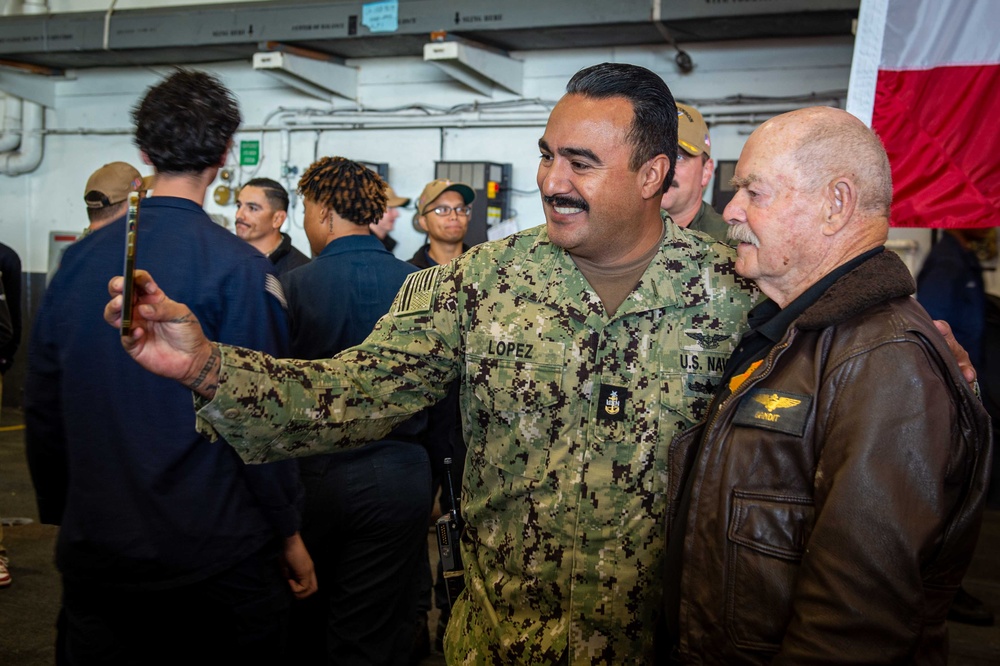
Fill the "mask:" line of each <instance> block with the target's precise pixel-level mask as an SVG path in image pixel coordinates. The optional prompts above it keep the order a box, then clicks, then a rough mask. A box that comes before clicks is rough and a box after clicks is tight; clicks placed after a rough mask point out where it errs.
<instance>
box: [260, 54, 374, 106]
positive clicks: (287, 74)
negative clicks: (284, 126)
mask: <svg viewBox="0 0 1000 666" xmlns="http://www.w3.org/2000/svg"><path fill="white" fill-rule="evenodd" d="M261 48H262V49H266V50H264V51H258V52H257V53H254V54H253V68H254V69H255V70H257V71H260V72H263V73H265V74H267V75H269V76H272V77H274V78H276V79H278V80H279V81H281V82H282V83H284V84H286V85H288V86H291V87H292V88H296V89H298V90H301V91H302V92H304V93H306V94H307V95H312V96H313V97H317V98H319V99H321V100H323V101H325V102H332V101H333V98H332V96H331V95H337V96H338V97H344V98H346V99H349V100H352V101H356V100H357V98H358V70H357V68H355V67H348V66H347V65H345V64H344V61H343V60H342V59H340V58H337V57H335V56H331V55H327V54H325V53H320V52H318V51H311V50H309V49H303V48H299V47H295V46H289V45H287V44H278V43H276V42H267V43H264V44H261Z"/></svg>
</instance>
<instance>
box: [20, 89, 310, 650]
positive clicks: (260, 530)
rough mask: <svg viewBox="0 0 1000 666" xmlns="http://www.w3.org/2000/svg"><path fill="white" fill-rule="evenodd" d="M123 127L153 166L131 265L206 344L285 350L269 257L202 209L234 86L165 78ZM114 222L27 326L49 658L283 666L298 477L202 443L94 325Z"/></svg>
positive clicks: (70, 262) (169, 400)
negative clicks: (176, 300) (149, 273)
mask: <svg viewBox="0 0 1000 666" xmlns="http://www.w3.org/2000/svg"><path fill="white" fill-rule="evenodd" d="M132 117H133V120H134V121H135V126H136V127H135V142H136V145H137V146H138V148H139V150H140V152H141V154H142V156H143V160H144V161H146V162H148V163H151V164H152V166H153V168H154V169H155V172H156V190H155V192H154V195H153V196H152V197H148V198H146V199H143V200H142V201H141V202H140V206H139V217H140V222H139V234H138V240H137V245H138V247H137V253H136V254H137V260H136V261H137V265H138V266H141V267H146V268H149V269H151V270H155V271H156V272H157V274H159V275H162V276H163V278H164V280H165V281H166V282H167V283H169V284H171V285H172V287H173V288H174V289H176V290H177V291H178V292H179V293H184V294H186V298H187V299H189V301H190V302H191V303H192V304H193V306H194V309H195V311H197V313H198V317H199V318H200V320H201V321H202V322H204V323H205V325H206V327H208V328H209V329H210V330H212V331H213V332H214V335H218V336H219V337H221V338H223V339H227V340H229V341H230V342H232V343H233V344H238V345H241V346H245V347H248V348H252V349H260V350H269V351H270V352H271V353H274V354H278V355H281V356H284V355H287V353H288V322H287V318H286V315H285V310H284V307H283V305H282V302H283V294H282V293H281V286H280V284H279V282H278V278H277V277H276V276H275V275H274V273H273V269H272V267H271V264H270V262H268V261H267V259H266V258H265V257H264V256H263V255H262V254H260V253H259V252H258V251H257V250H255V249H254V248H252V247H250V246H249V245H247V244H246V243H244V242H243V241H241V240H239V239H238V238H236V237H235V236H233V235H232V234H231V233H230V232H228V231H226V230H225V229H223V228H222V227H220V226H218V225H217V224H215V223H214V222H213V221H212V220H211V219H210V218H209V217H208V215H207V214H206V213H205V211H204V209H203V208H202V206H203V203H204V198H205V191H206V188H207V187H208V186H209V185H210V184H211V183H212V181H213V180H214V179H215V176H216V174H217V172H218V169H219V166H220V165H221V164H222V163H223V161H224V159H225V156H226V152H227V150H228V147H229V145H230V141H231V140H232V137H233V135H234V133H235V132H236V130H237V127H238V126H239V124H240V113H239V108H238V106H237V104H236V100H235V98H234V97H233V95H232V93H230V91H229V90H228V89H226V88H225V87H224V86H223V85H222V84H221V83H220V82H219V81H218V79H216V78H215V77H213V76H211V75H209V74H205V73H202V72H195V71H190V70H176V71H175V72H173V73H172V74H170V75H169V76H167V77H166V78H165V79H164V80H162V81H160V82H159V83H158V84H156V85H155V86H153V87H151V88H150V89H148V90H147V91H146V93H145V95H144V96H143V97H142V99H141V100H140V101H139V102H138V104H137V105H136V106H135V107H134V108H133V111H132ZM125 224H126V222H125V219H124V218H119V219H118V220H116V221H114V222H111V223H110V224H109V225H108V226H107V227H105V228H103V229H101V230H100V231H98V232H95V233H92V234H89V235H87V236H86V237H85V238H83V239H81V240H79V241H77V242H76V243H73V244H72V245H71V246H70V247H69V248H68V249H67V250H66V254H65V256H64V258H63V262H62V265H61V267H60V269H59V271H58V272H57V273H56V274H55V276H54V277H53V280H52V284H51V285H50V287H49V288H48V289H47V290H46V292H45V296H44V299H43V301H42V304H41V306H40V308H39V310H38V314H37V317H36V319H35V323H34V326H33V328H32V337H31V344H30V348H29V357H28V362H29V367H28V376H27V383H26V387H25V426H26V432H25V444H26V452H27V457H28V464H29V469H30V472H31V478H32V482H33V483H34V487H35V494H36V499H37V503H38V511H39V515H40V518H41V521H42V522H43V523H48V524H54V525H59V526H60V527H59V534H58V537H57V540H56V554H55V555H56V565H57V567H58V569H59V572H60V574H61V576H62V587H63V599H62V607H61V611H60V622H59V628H58V633H57V641H58V642H57V655H58V659H57V661H60V663H62V660H65V662H66V663H74V664H75V663H90V664H98V663H99V664H110V665H117V664H134V663H142V664H154V665H159V664H163V665H166V664H180V663H190V662H191V661H192V660H196V661H201V662H203V663H229V662H233V663H240V664H260V665H261V666H263V665H264V664H268V665H271V664H276V663H281V658H282V655H283V652H284V648H285V639H286V636H287V630H288V626H287V622H288V613H289V610H290V607H291V602H292V596H293V594H296V595H300V596H304V595H308V594H310V593H311V592H312V591H314V590H315V584H316V583H315V575H314V573H313V570H312V562H311V560H310V558H309V554H308V552H306V550H305V547H304V546H303V544H302V539H301V537H300V536H299V531H298V530H299V520H300V514H299V508H300V507H299V503H300V501H301V488H300V486H299V478H298V466H297V464H296V463H295V461H286V462H284V463H281V464H279V465H277V466H271V465H268V466H266V467H264V466H247V465H244V464H243V463H242V462H241V461H240V460H239V458H238V456H236V455H234V454H233V452H232V451H229V450H227V449H228V447H224V446H223V447H220V446H218V445H213V444H210V443H209V442H208V441H207V440H205V439H204V438H203V437H202V436H201V435H200V434H199V433H198V432H197V430H196V429H195V425H196V424H195V422H194V421H192V420H191V418H190V413H189V409H190V400H191V398H190V393H189V392H188V391H186V390H184V389H183V388H180V390H178V388H179V387H177V386H176V384H175V383H173V382H169V381H159V380H157V379H156V378H155V377H153V376H152V375H150V374H149V373H145V372H136V371H135V369H134V367H133V366H134V364H132V363H127V364H126V363H123V362H122V361H123V360H127V359H125V358H124V357H123V355H122V351H121V343H120V342H119V338H120V335H121V333H120V332H119V331H114V330H110V329H107V327H103V326H102V327H100V329H98V328H95V327H94V323H95V321H97V322H98V323H100V320H99V319H96V320H95V318H94V316H92V315H93V309H94V307H95V299H100V300H103V299H102V297H101V291H102V290H103V289H104V288H105V287H104V285H106V284H107V281H108V279H109V278H110V276H111V275H113V274H114V273H116V272H118V271H119V270H120V267H121V265H122V258H123V257H124V248H125ZM101 329H103V330H101ZM137 415H141V423H138V424H135V423H132V419H133V418H135V417H136V416H137Z"/></svg>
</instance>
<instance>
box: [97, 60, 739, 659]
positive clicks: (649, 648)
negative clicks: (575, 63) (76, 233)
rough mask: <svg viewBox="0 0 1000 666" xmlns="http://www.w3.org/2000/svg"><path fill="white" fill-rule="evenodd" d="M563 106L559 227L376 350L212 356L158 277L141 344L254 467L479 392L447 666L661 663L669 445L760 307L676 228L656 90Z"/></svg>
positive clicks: (545, 154) (556, 182)
mask: <svg viewBox="0 0 1000 666" xmlns="http://www.w3.org/2000/svg"><path fill="white" fill-rule="evenodd" d="M567 90H568V93H567V95H566V96H565V97H563V99H562V100H561V101H560V102H559V104H558V105H557V106H556V108H555V109H554V110H553V112H552V115H551V117H550V120H549V124H548V126H547V127H546V131H545V135H544V136H543V137H542V139H541V140H540V141H539V147H540V149H541V153H542V157H541V163H540V166H539V175H538V181H539V188H540V190H541V192H542V197H543V203H544V207H545V212H546V220H547V224H546V225H545V226H543V227H538V228H535V229H529V230H527V231H524V232H521V233H518V234H515V235H513V236H510V237H508V238H506V239H503V240H500V241H495V242H491V243H485V244H482V245H480V246H477V247H476V248H473V249H472V250H470V251H469V252H466V253H465V254H463V255H462V256H461V257H459V258H458V259H456V260H454V261H452V262H451V263H449V264H446V265H443V266H437V267H434V268H430V269H427V270H424V271H421V272H419V273H415V274H413V275H411V276H409V278H408V279H407V282H406V283H405V284H404V285H403V287H402V289H401V290H400V292H399V294H398V295H397V297H396V300H395V302H394V304H393V307H392V311H391V312H390V313H389V314H388V315H386V317H384V318H383V319H382V320H381V321H380V322H379V323H378V325H377V326H376V328H375V330H374V332H373V333H372V334H371V336H369V338H368V339H367V340H366V341H365V342H363V343H362V344H361V345H359V346H357V347H354V348H352V349H350V350H347V351H345V352H343V353H341V354H339V355H338V356H336V357H335V358H333V359H330V360H328V361H309V362H306V361H288V360H276V359H273V358H270V357H267V356H265V355H263V354H258V353H254V352H251V351H248V350H244V349H239V348H234V347H229V346H225V345H216V344H214V343H209V342H208V341H207V340H205V339H204V338H203V336H201V334H200V329H199V327H198V326H197V322H196V320H194V319H193V317H191V316H190V315H189V313H188V312H187V311H186V308H185V306H183V305H181V304H178V303H174V302H173V301H170V300H169V299H168V298H166V296H165V295H164V294H163V293H162V292H160V291H159V290H158V289H156V288H155V285H154V284H153V283H152V281H151V280H149V278H148V277H147V276H144V275H142V274H141V273H140V275H139V279H140V284H144V285H146V288H145V290H144V293H145V294H146V295H145V296H143V299H142V302H144V303H148V304H150V305H151V306H155V307H146V306H144V307H140V308H139V309H138V315H139V317H140V318H144V319H146V320H147V321H148V324H149V325H146V324H145V323H144V322H142V321H140V325H139V327H140V328H141V329H142V331H141V333H140V335H139V336H134V337H132V338H128V339H125V341H124V342H125V346H126V348H127V349H128V350H129V352H130V353H131V354H132V355H133V357H135V358H136V359H137V360H138V361H139V362H140V363H142V364H143V365H144V366H146V367H147V368H149V369H151V370H153V371H154V372H158V373H160V374H164V375H167V376H172V377H174V378H176V379H178V380H180V381H182V382H184V383H185V384H186V385H188V386H190V387H192V388H193V389H194V390H195V391H196V392H197V393H198V394H199V395H200V397H199V398H198V400H197V401H196V408H198V423H199V427H200V428H201V429H202V431H203V432H204V433H206V434H208V435H210V436H221V437H224V438H225V440H226V441H227V442H228V443H229V444H230V445H232V446H234V448H236V449H237V451H238V452H239V454H240V456H241V457H243V459H244V460H246V461H248V462H266V461H272V460H280V459H283V458H287V457H294V456H306V455H312V454H316V453H327V452H330V451H332V450H335V449H336V448H338V447H345V446H354V445H359V444H361V443H363V442H366V441H369V440H372V439H377V438H379V437H381V436H383V435H384V434H385V433H386V432H388V431H389V430H390V429H391V428H392V426H393V425H394V424H396V423H398V422H400V421H401V420H403V419H405V418H406V417H408V416H410V415H411V414H414V413H416V412H418V411H420V410H421V409H423V408H424V407H426V406H427V405H428V404H431V403H433V402H434V401H436V400H439V399H441V398H442V397H443V396H444V395H445V393H446V391H447V387H448V385H449V383H450V382H451V381H452V380H453V379H456V378H458V379H460V381H461V407H462V417H463V428H464V435H465V439H466V442H468V445H469V447H468V450H469V452H468V458H467V460H466V464H465V477H464V481H463V489H462V494H463V510H464V513H465V520H466V531H465V533H464V535H463V542H462V547H463V559H464V562H465V566H466V588H465V591H464V592H463V594H462V596H461V597H460V598H459V600H458V601H457V603H456V606H455V608H454V609H453V612H452V616H451V622H450V624H449V627H448V632H447V634H446V637H445V653H446V656H447V661H448V663H450V664H462V663H465V664H515V663H517V664H588V665H589V664H592V663H613V664H624V663H630V664H631V663H648V662H650V661H651V660H652V658H653V633H654V631H653V629H654V625H655V623H656V620H657V616H658V613H659V606H660V602H661V595H662V586H661V583H660V572H661V570H662V559H663V553H664V541H665V535H664V518H665V515H666V512H667V498H668V496H669V494H670V493H673V492H675V491H676V487H677V484H678V482H679V480H680V474H681V472H682V470H671V469H667V466H666V460H667V448H668V445H669V443H670V441H671V438H672V437H673V436H674V435H675V434H677V433H678V432H680V431H682V430H684V429H686V428H688V427H689V426H691V425H693V424H694V423H696V422H697V421H698V420H699V419H700V418H701V417H702V415H703V413H704V410H705V409H706V407H707V405H708V402H709V400H710V399H711V397H712V394H713V392H714V391H715V389H716V386H717V380H718V377H719V376H720V375H721V373H722V370H723V365H724V363H725V360H726V359H727V357H728V356H729V354H730V352H731V351H732V348H733V345H734V343H735V342H736V341H737V340H738V339H739V337H740V334H741V333H742V331H743V330H744V329H745V327H746V323H745V312H746V311H747V310H748V309H749V307H750V305H751V304H752V301H753V299H754V295H755V292H754V291H752V290H751V289H750V287H749V286H748V283H746V282H743V281H742V279H741V278H738V277H737V276H736V274H735V272H734V270H733V266H732V261H731V259H732V251H731V250H730V249H729V248H727V247H726V246H724V245H722V244H720V243H712V242H710V241H709V240H707V239H706V238H705V237H702V236H699V235H695V234H686V233H684V232H682V231H680V230H678V228H677V227H676V226H675V225H673V224H667V223H666V221H667V218H666V217H665V216H664V217H661V216H660V213H659V202H660V195H661V193H662V187H663V182H664V181H666V182H670V172H671V171H672V170H673V164H672V160H671V158H670V155H671V154H676V145H677V135H676V112H675V110H674V103H673V99H672V97H671V96H670V92H669V90H668V89H667V87H666V86H665V85H664V84H663V82H662V81H661V80H660V79H659V77H657V76H656V75H655V74H653V73H652V72H649V71H647V70H645V69H642V68H640V67H636V66H633V65H622V64H604V65H597V66H595V67H591V68H588V69H586V70H583V71H581V72H580V73H578V74H577V75H576V76H574V78H573V79H572V80H571V81H570V84H569V86H568V88H567ZM670 118H672V119H673V122H670V120H668V119H670ZM601 269H607V270H606V271H605V272H601ZM147 281H148V284H147ZM595 285H596V286H595ZM623 285H625V287H624V288H623ZM117 289H118V282H116V281H113V282H112V293H116V290H117ZM120 307H121V302H120V298H115V299H113V300H112V301H111V302H110V303H109V304H108V308H107V310H106V313H105V316H106V318H107V319H108V321H109V322H112V323H114V322H116V321H117V317H118V316H119V314H120V312H119V310H120ZM168 322H171V323H168ZM199 336H201V337H199ZM199 371H200V372H199ZM206 399H207V400H206Z"/></svg>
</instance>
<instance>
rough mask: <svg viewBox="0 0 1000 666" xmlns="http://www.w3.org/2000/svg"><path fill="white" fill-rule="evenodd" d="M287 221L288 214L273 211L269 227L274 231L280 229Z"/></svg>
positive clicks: (281, 211)
mask: <svg viewBox="0 0 1000 666" xmlns="http://www.w3.org/2000/svg"><path fill="white" fill-rule="evenodd" d="M287 219H288V213H286V212H285V211H283V210H276V211H274V217H272V218H271V226H272V227H273V228H275V229H280V228H281V225H283V224H284V223H285V220H287Z"/></svg>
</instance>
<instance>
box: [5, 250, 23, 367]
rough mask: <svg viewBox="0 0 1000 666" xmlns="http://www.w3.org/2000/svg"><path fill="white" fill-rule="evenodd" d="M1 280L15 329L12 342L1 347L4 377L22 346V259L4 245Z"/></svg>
mask: <svg viewBox="0 0 1000 666" xmlns="http://www.w3.org/2000/svg"><path fill="white" fill-rule="evenodd" d="M0 280H2V281H3V291H4V298H5V300H6V303H7V310H8V312H9V314H10V324H11V328H12V329H13V331H12V334H11V338H10V340H8V341H7V343H6V344H2V345H0V375H4V374H7V371H8V370H10V366H12V365H13V364H14V355H15V354H16V353H17V350H18V348H19V347H20V346H21V257H19V256H18V255H17V252H15V251H14V250H13V249H11V248H10V247H9V246H7V245H4V244H3V243H0Z"/></svg>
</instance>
